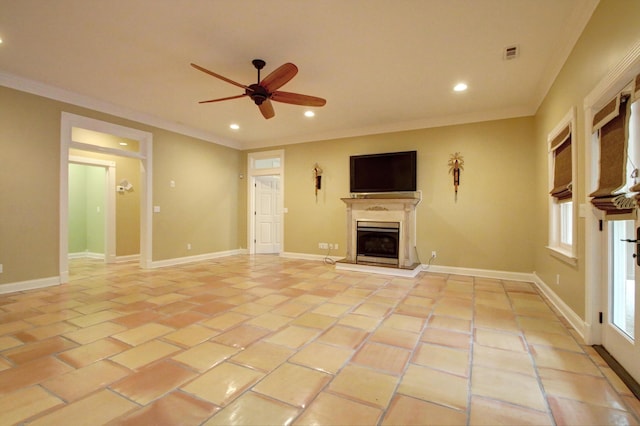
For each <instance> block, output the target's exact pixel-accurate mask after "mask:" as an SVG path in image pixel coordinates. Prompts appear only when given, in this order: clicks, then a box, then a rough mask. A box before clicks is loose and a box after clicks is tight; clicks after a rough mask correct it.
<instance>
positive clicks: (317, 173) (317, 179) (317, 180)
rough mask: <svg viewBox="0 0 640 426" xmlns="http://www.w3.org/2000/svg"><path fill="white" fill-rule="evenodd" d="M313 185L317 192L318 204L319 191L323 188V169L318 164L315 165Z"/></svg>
mask: <svg viewBox="0 0 640 426" xmlns="http://www.w3.org/2000/svg"><path fill="white" fill-rule="evenodd" d="M313 185H314V189H315V192H316V202H318V191H319V190H320V189H321V188H322V169H321V168H320V166H319V165H318V163H316V164H314V165H313Z"/></svg>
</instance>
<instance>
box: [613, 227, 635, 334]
mask: <svg viewBox="0 0 640 426" xmlns="http://www.w3.org/2000/svg"><path fill="white" fill-rule="evenodd" d="M610 227H611V295H610V299H609V300H610V303H611V306H610V307H609V309H610V310H609V312H611V322H612V323H613V324H614V325H615V326H616V327H617V328H618V329H620V331H622V332H623V333H624V334H626V335H627V336H629V337H630V338H631V339H633V338H634V331H635V330H634V320H635V261H634V258H633V254H634V252H635V248H636V245H635V244H634V243H629V242H626V241H622V240H635V238H636V235H635V223H634V221H631V220H624V221H623V220H620V221H613V222H610Z"/></svg>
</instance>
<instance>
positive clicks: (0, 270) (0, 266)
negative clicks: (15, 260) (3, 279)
mask: <svg viewBox="0 0 640 426" xmlns="http://www.w3.org/2000/svg"><path fill="white" fill-rule="evenodd" d="M1 273H2V263H0V274H1Z"/></svg>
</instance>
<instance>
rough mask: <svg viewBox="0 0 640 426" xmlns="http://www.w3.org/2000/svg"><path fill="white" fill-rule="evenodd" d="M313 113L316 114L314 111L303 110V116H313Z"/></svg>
mask: <svg viewBox="0 0 640 426" xmlns="http://www.w3.org/2000/svg"><path fill="white" fill-rule="evenodd" d="M315 115H316V113H315V112H313V111H305V112H304V116H305V117H313V116H315Z"/></svg>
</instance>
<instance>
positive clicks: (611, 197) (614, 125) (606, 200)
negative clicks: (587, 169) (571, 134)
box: [589, 94, 636, 218]
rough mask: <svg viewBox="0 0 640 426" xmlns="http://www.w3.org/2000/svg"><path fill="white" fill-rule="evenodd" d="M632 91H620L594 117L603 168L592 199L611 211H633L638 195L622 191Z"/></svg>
mask: <svg viewBox="0 0 640 426" xmlns="http://www.w3.org/2000/svg"><path fill="white" fill-rule="evenodd" d="M629 99H630V96H629V95H623V94H618V95H617V96H616V97H615V98H613V99H612V100H611V101H610V102H609V103H607V104H606V105H605V106H604V107H603V108H602V109H601V110H600V111H598V112H597V113H596V114H595V115H594V117H593V132H594V133H596V132H597V133H598V141H599V145H600V168H599V174H598V188H597V189H596V190H595V191H593V192H592V193H591V194H589V196H590V197H593V198H592V200H591V203H592V204H593V205H594V206H595V207H596V208H598V209H600V210H603V211H605V212H606V213H607V217H609V218H611V217H610V216H609V215H618V214H624V213H629V212H631V211H632V210H633V209H634V208H635V206H636V201H635V197H633V198H631V197H629V196H627V194H626V193H625V192H624V191H622V192H621V191H620V190H621V189H622V188H623V187H624V186H625V184H626V182H627V178H626V171H627V141H628V138H629V120H628V118H629V112H630V110H629V106H630V104H631V102H630V101H629Z"/></svg>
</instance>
